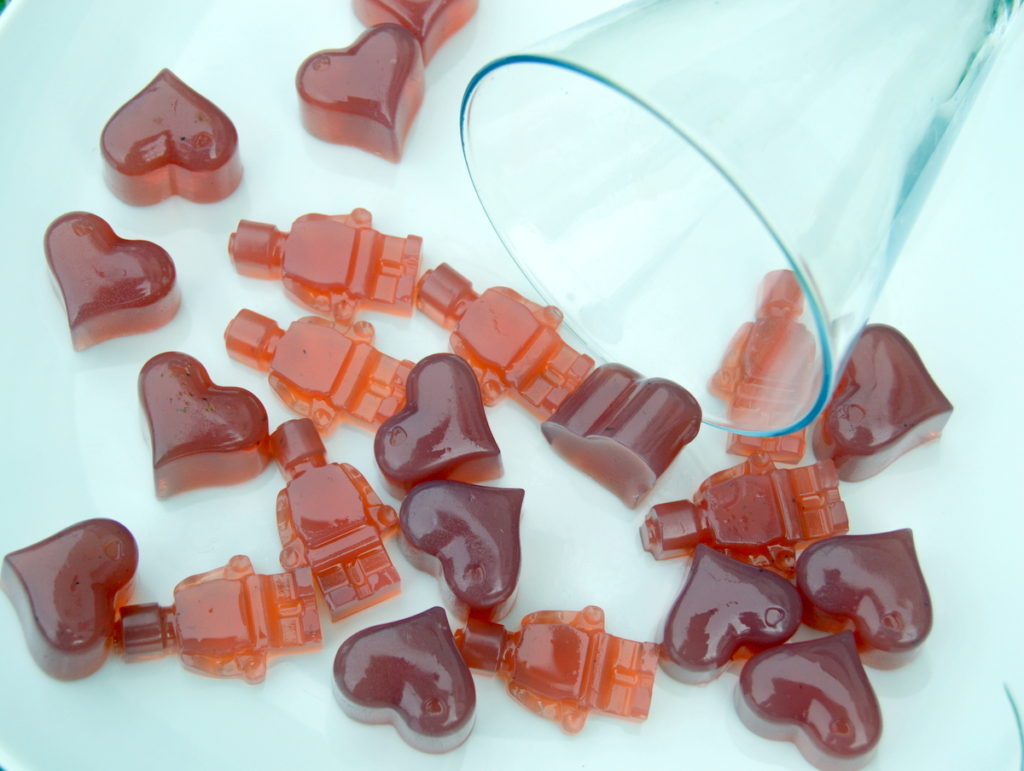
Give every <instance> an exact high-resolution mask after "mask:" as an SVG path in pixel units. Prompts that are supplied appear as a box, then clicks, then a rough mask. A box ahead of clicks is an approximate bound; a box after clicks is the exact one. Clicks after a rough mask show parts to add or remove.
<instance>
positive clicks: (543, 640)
mask: <svg viewBox="0 0 1024 771" xmlns="http://www.w3.org/2000/svg"><path fill="white" fill-rule="evenodd" d="M455 640H456V642H457V643H458V645H459V650H461V651H462V656H463V658H464V659H465V660H466V663H467V664H468V665H469V666H470V668H472V669H481V670H484V671H488V672H496V673H497V674H498V676H500V677H501V678H502V679H504V680H506V681H507V683H508V692H509V693H510V694H511V695H512V697H513V698H514V699H515V700H516V701H518V702H519V703H520V704H522V705H523V706H524V707H526V708H527V709H529V710H530V711H531V712H535V713H536V714H538V715H540V716H541V717H546V718H548V719H549V720H554V721H555V722H556V723H558V724H559V725H560V726H561V727H562V729H563V730H565V731H567V732H568V733H577V732H578V731H580V730H581V729H582V728H583V725H584V723H586V720H587V716H588V715H589V714H590V711H591V710H597V711H598V712H604V713H605V714H609V715H615V716H617V717H623V718H629V719H631V720H645V719H646V718H647V713H648V711H649V710H650V706H651V693H652V691H653V689H654V675H655V673H656V672H657V668H658V645H657V644H656V643H650V642H635V641H633V640H626V639H624V638H622V637H615V636H614V635H610V634H608V633H607V632H605V631H604V611H603V610H601V609H600V608H598V607H596V606H594V605H588V606H587V607H585V608H584V609H583V610H581V611H554V610H546V611H540V612H538V613H531V614H529V615H528V616H525V617H524V618H523V620H522V622H521V623H520V628H519V631H517V632H508V631H506V630H505V627H503V626H502V625H501V624H495V623H491V622H488V621H484V620H482V619H475V618H472V617H471V618H470V619H469V621H468V623H467V625H466V628H465V629H460V630H458V631H456V633H455Z"/></svg>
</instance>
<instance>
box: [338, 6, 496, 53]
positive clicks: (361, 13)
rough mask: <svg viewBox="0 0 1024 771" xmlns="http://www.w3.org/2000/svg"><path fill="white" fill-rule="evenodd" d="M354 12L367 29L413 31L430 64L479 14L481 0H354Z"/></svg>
mask: <svg viewBox="0 0 1024 771" xmlns="http://www.w3.org/2000/svg"><path fill="white" fill-rule="evenodd" d="M352 7H353V10H355V12H356V16H358V17H359V21H361V22H362V23H363V24H365V25H366V26H367V27H373V26H375V25H377V24H386V23H388V22H393V23H395V24H401V25H402V26H403V27H405V28H406V29H407V30H409V32H411V33H412V34H413V35H414V36H415V37H416V40H417V41H418V42H419V44H420V48H421V49H422V50H423V63H424V64H426V63H427V62H429V61H430V60H431V59H432V58H434V54H435V53H436V52H437V49H438V48H440V47H441V46H442V45H444V43H445V41H446V40H448V38H450V37H451V36H452V35H454V34H455V33H456V32H458V31H459V30H460V29H462V27H463V26H465V24H466V22H468V21H469V20H470V19H471V18H473V14H474V13H476V9H477V0H353V3H352Z"/></svg>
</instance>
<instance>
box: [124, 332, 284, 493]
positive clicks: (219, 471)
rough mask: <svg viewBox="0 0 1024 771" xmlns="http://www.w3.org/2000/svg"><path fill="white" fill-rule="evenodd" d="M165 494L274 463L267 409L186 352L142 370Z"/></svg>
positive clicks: (233, 479) (239, 478) (230, 479)
mask: <svg viewBox="0 0 1024 771" xmlns="http://www.w3.org/2000/svg"><path fill="white" fill-rule="evenodd" d="M139 398H140V400H141V401H142V409H143V411H144V412H145V414H146V422H147V423H148V424H149V432H150V437H151V438H152V443H153V474H154V477H155V481H156V494H157V496H158V497H160V498H166V497H168V496H170V495H175V494H177V493H181V492H185V491H186V490H192V489H194V488H197V487H209V486H211V485H230V484H236V483H238V482H243V481H245V480H247V479H251V478H252V477H254V476H257V475H258V474H259V473H260V472H261V471H263V469H264V468H266V466H267V464H268V463H269V462H270V447H269V443H268V425H267V411H266V409H264V407H263V404H262V403H261V402H260V400H259V399H257V398H256V397H255V396H254V395H253V394H252V393H250V392H249V391H246V390H245V389H244V388H233V387H230V386H218V385H214V383H213V381H212V380H210V376H209V375H208V374H207V373H206V368H205V367H204V366H203V365H202V364H201V363H200V362H199V361H198V360H197V359H194V358H193V357H191V356H189V355H188V354H184V353H177V352H173V351H171V352H167V353H161V354H157V355H156V356H154V357H153V358H152V359H150V360H149V361H147V362H146V363H145V364H144V365H143V366H142V371H141V372H139Z"/></svg>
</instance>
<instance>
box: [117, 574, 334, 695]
mask: <svg viewBox="0 0 1024 771" xmlns="http://www.w3.org/2000/svg"><path fill="white" fill-rule="evenodd" d="M321 643H322V635H321V631H320V617H319V615H318V614H317V609H316V593H315V590H314V589H313V577H312V574H311V573H310V571H309V568H298V569H296V570H294V571H289V572H287V573H275V574H273V575H261V574H257V573H256V572H255V571H254V570H253V567H252V563H251V562H250V561H249V558H248V557H245V556H242V555H237V556H235V557H232V558H231V560H230V561H229V562H228V564H227V565H226V566H224V567H222V568H217V569H215V570H211V571H209V572H207V573H200V574H199V575H196V576H191V577H190V578H186V579H185V580H184V581H182V582H181V583H179V584H178V585H177V586H176V587H175V588H174V604H173V605H171V606H170V607H161V606H160V605H157V604H155V603H153V604H145V605H127V606H125V607H124V608H122V609H121V619H120V621H119V622H118V627H117V646H118V650H119V651H120V652H121V653H122V654H123V655H124V657H125V659H126V660H127V661H129V662H133V661H142V660H144V659H151V658H157V657H160V656H166V655H168V654H170V653H175V652H177V653H178V654H179V655H180V656H181V662H182V664H184V665H185V668H186V669H189V670H191V671H193V672H198V673H199V674H204V675H211V676H213V677H241V678H243V679H244V680H245V681H246V682H248V683H252V684H255V683H259V682H262V681H263V678H264V677H265V676H266V673H267V658H268V657H269V656H272V655H277V654H281V653H293V652H298V651H301V650H310V649H313V648H319V647H320V645H321Z"/></svg>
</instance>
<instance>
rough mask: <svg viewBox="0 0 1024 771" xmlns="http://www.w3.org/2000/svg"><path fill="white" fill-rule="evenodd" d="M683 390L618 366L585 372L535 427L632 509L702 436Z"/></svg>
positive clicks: (693, 401)
mask: <svg viewBox="0 0 1024 771" xmlns="http://www.w3.org/2000/svg"><path fill="white" fill-rule="evenodd" d="M700 420H701V410H700V405H699V404H697V400H696V399H694V398H693V396H692V395H691V394H690V392H689V391H687V390H686V389H685V388H683V387H682V386H679V385H676V384H675V383H673V382H672V381H671V380H663V379H661V378H648V379H644V378H643V377H642V376H641V375H640V373H638V372H634V371H633V370H631V369H629V368H628V367H624V366H623V365H621V364H605V365H603V366H600V367H598V368H597V369H595V370H594V371H593V372H591V373H590V374H589V375H588V376H587V379H586V380H584V381H583V383H582V384H581V385H580V387H579V388H577V389H576V390H575V391H574V392H573V393H572V394H570V396H569V398H567V399H566V400H565V401H564V402H562V404H561V405H560V406H559V407H558V409H557V410H555V412H554V414H553V415H552V416H551V417H550V418H548V419H547V420H545V421H544V422H543V423H541V431H543V432H544V437H545V438H546V439H547V440H548V441H549V442H550V443H551V446H552V447H553V448H554V449H555V451H556V452H557V453H558V454H559V455H561V456H562V457H563V458H565V459H566V460H568V461H569V462H570V463H572V464H573V465H574V466H576V467H577V468H578V469H580V470H581V471H583V472H584V473H585V474H588V475H590V476H591V477H593V478H594V479H596V480H597V481H598V482H600V483H601V484H603V485H604V486H605V487H607V488H608V489H609V490H611V491H612V492H613V493H615V494H616V495H617V496H619V497H620V498H621V499H622V501H623V502H624V503H625V504H626V505H627V506H629V507H630V508H634V507H635V506H636V505H637V504H638V503H639V502H640V499H641V498H643V497H644V496H645V495H646V494H647V493H648V492H650V490H651V488H652V487H654V483H655V482H656V481H657V480H658V477H659V476H661V474H662V473H663V472H664V471H665V469H667V468H668V467H669V464H670V463H672V461H673V460H674V459H675V457H676V455H678V454H679V451H680V450H682V449H683V447H685V446H686V445H687V444H689V443H690V442H692V441H693V438H694V437H695V436H697V431H698V430H699V429H700Z"/></svg>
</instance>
